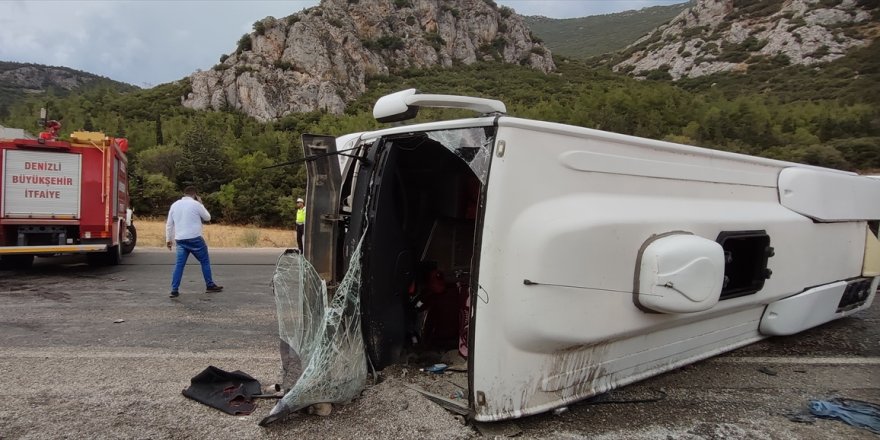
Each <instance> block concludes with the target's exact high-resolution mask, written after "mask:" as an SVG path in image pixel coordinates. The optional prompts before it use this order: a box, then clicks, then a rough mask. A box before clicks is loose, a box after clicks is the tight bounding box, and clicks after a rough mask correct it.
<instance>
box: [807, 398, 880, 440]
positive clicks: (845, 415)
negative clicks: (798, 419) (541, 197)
mask: <svg viewBox="0 0 880 440" xmlns="http://www.w3.org/2000/svg"><path fill="white" fill-rule="evenodd" d="M810 412H811V413H813V414H814V415H815V416H816V417H821V418H823V419H838V420H841V421H843V422H844V423H846V424H848V425H852V426H855V427H858V428H864V429H867V430H869V431H871V432H873V433H874V434H880V405H877V404H876V403H870V402H864V401H861V400H853V399H843V398H836V399H829V400H811V401H810Z"/></svg>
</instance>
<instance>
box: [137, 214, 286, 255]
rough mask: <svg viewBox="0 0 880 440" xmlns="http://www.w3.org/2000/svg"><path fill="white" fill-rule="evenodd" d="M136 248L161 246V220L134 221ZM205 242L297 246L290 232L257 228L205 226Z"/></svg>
mask: <svg viewBox="0 0 880 440" xmlns="http://www.w3.org/2000/svg"><path fill="white" fill-rule="evenodd" d="M134 225H135V226H136V227H137V234H138V242H137V245H138V246H143V247H164V246H165V220H164V219H146V220H142V219H136V220H135V222H134ZM203 232H204V237H205V241H207V242H208V245H209V246H213V247H277V248H289V247H296V232H295V231H294V230H293V229H289V230H288V229H269V228H258V227H256V226H228V225H213V224H211V225H205V228H204V231H203Z"/></svg>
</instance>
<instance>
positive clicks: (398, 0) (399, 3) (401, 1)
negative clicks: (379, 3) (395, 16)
mask: <svg viewBox="0 0 880 440" xmlns="http://www.w3.org/2000/svg"><path fill="white" fill-rule="evenodd" d="M409 5H410V4H409V0H394V6H395V7H396V8H397V9H400V8H405V7H407V6H409Z"/></svg>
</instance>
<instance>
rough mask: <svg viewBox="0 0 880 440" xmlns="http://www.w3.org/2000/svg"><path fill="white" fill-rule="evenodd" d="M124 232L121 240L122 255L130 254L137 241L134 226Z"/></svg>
mask: <svg viewBox="0 0 880 440" xmlns="http://www.w3.org/2000/svg"><path fill="white" fill-rule="evenodd" d="M125 232H126V233H125V237H124V239H123V240H122V255H128V254H130V253H131V252H132V251H133V250H134V246H135V245H136V244H137V241H138V234H137V229H135V227H134V225H131V226H129V227H128V228H126V231H125Z"/></svg>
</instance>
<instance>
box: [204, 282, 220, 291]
mask: <svg viewBox="0 0 880 440" xmlns="http://www.w3.org/2000/svg"><path fill="white" fill-rule="evenodd" d="M222 290H223V286H218V285H216V284H214V285H213V286H208V287H207V288H205V293H211V292H220V291H222Z"/></svg>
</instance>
